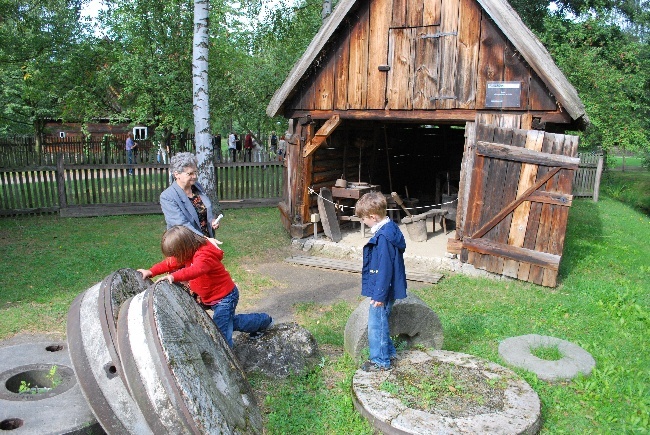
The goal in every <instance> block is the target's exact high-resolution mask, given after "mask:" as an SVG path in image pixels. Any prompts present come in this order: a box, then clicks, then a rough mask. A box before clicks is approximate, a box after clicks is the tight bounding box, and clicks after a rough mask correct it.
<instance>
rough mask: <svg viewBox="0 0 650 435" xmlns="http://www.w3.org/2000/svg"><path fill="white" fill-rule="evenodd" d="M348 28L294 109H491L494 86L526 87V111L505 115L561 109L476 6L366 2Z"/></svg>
mask: <svg viewBox="0 0 650 435" xmlns="http://www.w3.org/2000/svg"><path fill="white" fill-rule="evenodd" d="M341 27H342V28H341V29H340V30H339V31H337V33H336V34H335V35H334V37H333V38H332V39H331V40H330V41H329V42H328V45H326V47H325V48H324V50H323V52H322V53H321V54H320V55H319V56H317V58H316V60H315V62H314V64H313V65H312V67H311V69H310V70H309V71H308V73H307V75H306V78H305V79H303V82H302V83H301V84H300V85H299V88H300V89H301V90H300V91H299V93H298V94H297V96H296V97H295V98H294V100H293V102H292V103H291V104H290V105H291V107H292V109H297V110H349V109H350V110H352V109H355V110H367V109H386V108H388V109H391V110H435V109H443V110H444V109H484V108H485V90H486V86H487V82H488V81H519V82H521V83H522V88H521V91H522V97H521V98H522V106H521V107H519V108H512V109H500V110H546V111H553V110H556V109H557V104H556V102H555V100H554V98H553V97H552V96H551V94H550V92H549V91H548V90H547V89H546V87H545V86H544V84H543V83H542V81H541V80H540V79H539V77H537V76H536V75H535V74H534V73H533V72H532V70H531V69H530V67H529V66H528V64H527V63H526V62H525V61H524V60H523V58H522V57H521V56H520V55H519V54H518V53H517V52H516V50H515V49H514V48H513V46H512V45H511V44H510V43H509V42H508V41H507V40H506V38H505V36H504V35H503V33H502V32H501V31H500V30H499V29H498V27H497V26H496V25H495V24H494V22H493V21H492V20H491V19H490V18H489V17H488V16H487V14H485V13H483V12H482V9H481V8H480V6H479V4H478V3H477V2H476V0H432V1H429V0H426V1H425V0H365V1H361V2H360V3H359V6H358V8H357V9H356V10H355V11H354V12H352V13H351V16H350V20H349V21H346V22H344V24H343V25H342V26H341ZM384 65H387V66H389V67H390V69H389V70H388V71H380V70H379V66H384ZM488 110H489V108H488Z"/></svg>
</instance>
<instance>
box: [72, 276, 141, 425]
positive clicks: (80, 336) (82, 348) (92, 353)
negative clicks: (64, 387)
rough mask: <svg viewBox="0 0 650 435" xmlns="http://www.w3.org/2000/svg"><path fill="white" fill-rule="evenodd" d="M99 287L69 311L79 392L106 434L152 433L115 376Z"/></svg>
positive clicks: (95, 287) (80, 298)
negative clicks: (106, 336) (105, 331)
mask: <svg viewBox="0 0 650 435" xmlns="http://www.w3.org/2000/svg"><path fill="white" fill-rule="evenodd" d="M100 287H101V284H96V285H94V286H93V287H91V288H89V289H88V290H86V291H85V292H83V293H81V294H80V295H79V296H77V298H76V299H75V300H74V302H73V303H72V305H71V306H70V309H69V310H68V323H67V337H68V346H69V351H70V359H71V360H72V365H73V368H74V372H75V375H76V376H77V380H78V382H79V385H80V386H81V391H82V393H83V395H84V397H85V398H86V400H87V401H88V404H89V405H90V408H91V409H92V411H93V414H94V415H95V417H96V418H97V420H98V421H99V423H100V424H101V425H102V427H103V428H104V430H105V431H106V432H108V433H132V434H151V433H153V432H152V431H151V429H150V428H149V426H148V425H147V422H146V420H145V418H144V416H143V415H142V413H141V412H140V409H139V408H138V406H137V405H136V403H135V402H134V401H133V399H132V398H131V395H130V394H129V391H128V390H127V388H126V385H125V384H124V382H123V381H122V379H121V378H120V376H119V375H118V369H117V366H116V364H119V361H115V359H114V358H115V357H114V354H115V351H112V352H111V351H109V347H113V346H114V344H113V343H112V342H110V341H109V342H108V343H107V342H106V340H105V335H104V329H105V324H106V310H105V307H104V298H103V297H102V298H100Z"/></svg>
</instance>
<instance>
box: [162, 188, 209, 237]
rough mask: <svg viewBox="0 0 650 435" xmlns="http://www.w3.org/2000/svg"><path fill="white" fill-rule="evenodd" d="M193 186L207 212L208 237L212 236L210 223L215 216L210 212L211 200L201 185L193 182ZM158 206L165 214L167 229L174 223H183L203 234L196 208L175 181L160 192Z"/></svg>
mask: <svg viewBox="0 0 650 435" xmlns="http://www.w3.org/2000/svg"><path fill="white" fill-rule="evenodd" d="M194 186H195V187H196V188H197V189H198V190H199V195H200V196H201V201H203V205H205V207H206V209H207V212H208V231H209V232H210V237H214V231H213V230H212V225H211V224H212V221H213V220H214V218H215V216H214V214H213V212H212V202H210V198H208V195H206V193H205V191H204V190H203V187H201V185H200V184H199V183H195V184H194ZM160 208H162V211H163V214H164V215H165V221H166V222H167V229H170V228H171V227H173V226H174V225H185V226H186V227H188V228H189V229H191V230H192V231H194V232H195V233H197V234H200V235H203V233H202V232H201V225H200V223H199V215H198V214H197V213H196V209H195V208H194V206H193V205H192V202H191V201H190V199H189V198H188V197H187V195H186V194H185V192H183V189H181V187H180V186H179V185H178V183H176V182H175V181H174V182H172V184H171V186H169V187H168V188H167V189H165V190H164V191H163V192H162V193H161V194H160Z"/></svg>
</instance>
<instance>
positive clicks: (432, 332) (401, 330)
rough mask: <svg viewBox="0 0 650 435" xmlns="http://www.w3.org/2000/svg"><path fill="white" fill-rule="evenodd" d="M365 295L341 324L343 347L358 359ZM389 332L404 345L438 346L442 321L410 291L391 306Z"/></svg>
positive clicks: (364, 337)
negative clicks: (343, 329)
mask: <svg viewBox="0 0 650 435" xmlns="http://www.w3.org/2000/svg"><path fill="white" fill-rule="evenodd" d="M369 307H370V298H366V299H364V300H363V301H361V303H360V304H359V305H358V306H357V308H356V309H355V310H354V311H353V312H352V314H350V317H349V318H348V321H347V323H346V324H345V334H344V336H343V343H344V348H345V350H346V352H348V354H350V356H352V357H353V358H355V359H359V358H360V357H361V355H362V354H363V350H364V349H365V348H367V347H368V308H369ZM389 327H390V333H391V335H393V336H399V338H400V339H402V340H405V341H406V344H407V347H414V346H416V345H417V346H422V347H425V348H433V349H440V348H441V347H442V342H443V331H442V323H441V322H440V319H439V318H438V315H437V314H436V313H435V312H434V311H433V310H432V309H431V308H429V306H428V305H427V304H425V303H424V301H422V299H420V298H418V297H417V296H415V295H413V294H409V295H408V296H407V297H406V298H404V299H398V300H397V301H395V305H393V310H392V311H391V314H390V321H389Z"/></svg>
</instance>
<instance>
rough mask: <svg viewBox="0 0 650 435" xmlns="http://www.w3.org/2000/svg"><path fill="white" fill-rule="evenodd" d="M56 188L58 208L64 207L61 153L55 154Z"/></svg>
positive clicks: (63, 177)
mask: <svg viewBox="0 0 650 435" xmlns="http://www.w3.org/2000/svg"><path fill="white" fill-rule="evenodd" d="M56 188H57V192H58V194H59V209H64V208H66V207H67V206H68V203H67V201H66V199H65V169H64V168H63V154H62V153H57V155H56ZM59 212H60V211H59Z"/></svg>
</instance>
